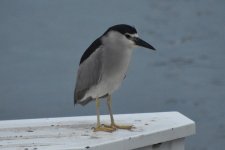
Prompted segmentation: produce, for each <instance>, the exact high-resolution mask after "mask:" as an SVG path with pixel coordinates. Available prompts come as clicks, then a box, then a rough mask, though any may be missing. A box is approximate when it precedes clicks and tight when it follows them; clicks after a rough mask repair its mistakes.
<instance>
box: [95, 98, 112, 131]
mask: <svg viewBox="0 0 225 150" xmlns="http://www.w3.org/2000/svg"><path fill="white" fill-rule="evenodd" d="M99 107H100V101H99V98H98V97H97V98H96V114H97V125H96V127H95V128H94V132H96V131H105V132H113V131H115V129H113V128H109V127H105V126H102V125H101V123H100V111H99Z"/></svg>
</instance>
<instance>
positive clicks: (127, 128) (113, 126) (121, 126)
mask: <svg viewBox="0 0 225 150" xmlns="http://www.w3.org/2000/svg"><path fill="white" fill-rule="evenodd" d="M103 126H104V127H106V128H113V129H125V130H131V129H132V128H134V126H133V125H117V124H115V123H113V124H111V125H105V124H103Z"/></svg>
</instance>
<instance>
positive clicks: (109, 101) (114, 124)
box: [104, 95, 133, 130]
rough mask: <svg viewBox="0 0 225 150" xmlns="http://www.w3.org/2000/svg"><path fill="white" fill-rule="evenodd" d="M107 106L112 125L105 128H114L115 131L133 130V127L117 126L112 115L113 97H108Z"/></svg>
mask: <svg viewBox="0 0 225 150" xmlns="http://www.w3.org/2000/svg"><path fill="white" fill-rule="evenodd" d="M107 105H108V109H109V114H110V120H111V124H110V125H104V126H105V127H107V128H113V129H127V130H131V129H132V128H133V126H132V125H117V124H116V123H115V121H114V118H113V113H112V100H111V95H108V97H107Z"/></svg>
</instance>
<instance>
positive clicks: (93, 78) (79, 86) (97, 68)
mask: <svg viewBox="0 0 225 150" xmlns="http://www.w3.org/2000/svg"><path fill="white" fill-rule="evenodd" d="M101 55H102V53H101V47H99V48H98V49H97V50H95V51H94V52H93V53H92V54H91V56H89V57H88V58H87V59H86V60H85V61H84V62H82V63H81V64H80V66H79V69H78V73H77V82H76V88H75V91H74V104H76V103H79V102H80V100H81V99H82V98H83V97H84V96H85V93H86V92H87V91H88V90H89V89H90V88H91V87H93V86H95V85H96V84H97V83H98V82H99V81H100V80H101V70H102V59H101ZM90 99H92V98H90V97H89V98H88V99H87V101H90ZM84 101H86V100H82V102H84Z"/></svg>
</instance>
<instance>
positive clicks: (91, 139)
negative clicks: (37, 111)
mask: <svg viewBox="0 0 225 150" xmlns="http://www.w3.org/2000/svg"><path fill="white" fill-rule="evenodd" d="M115 120H116V122H117V123H118V124H133V125H134V126H135V129H133V130H132V131H127V130H117V131H115V132H113V133H106V132H93V131H92V129H91V128H92V127H94V126H95V122H96V116H80V117H64V118H43V119H25V120H9V121H0V150H84V149H91V150H130V149H135V150H184V143H185V138H186V137H187V136H190V135H193V134H194V133H195V123H194V122H193V121H192V120H190V119H188V118H187V117H185V116H184V115H182V114H180V113H179V112H162V113H141V114H123V115H115ZM101 121H102V123H108V122H109V117H108V116H101Z"/></svg>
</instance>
